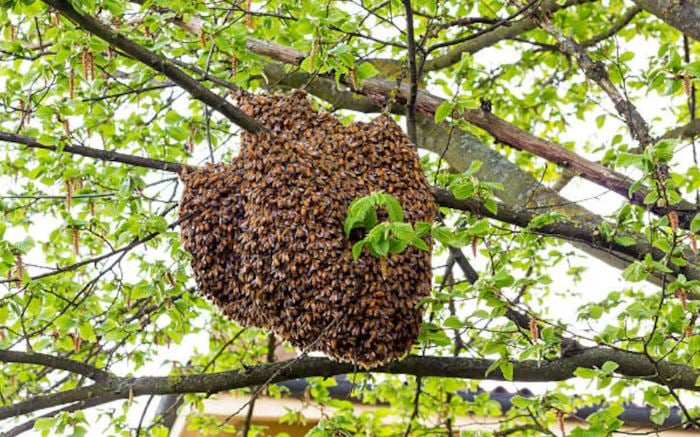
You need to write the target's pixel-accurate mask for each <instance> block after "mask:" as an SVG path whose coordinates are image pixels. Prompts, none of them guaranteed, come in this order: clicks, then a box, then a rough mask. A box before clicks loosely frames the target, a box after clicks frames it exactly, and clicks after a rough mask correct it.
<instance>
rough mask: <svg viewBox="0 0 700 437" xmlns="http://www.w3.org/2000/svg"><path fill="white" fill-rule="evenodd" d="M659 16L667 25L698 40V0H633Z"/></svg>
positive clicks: (699, 38) (699, 28)
mask: <svg viewBox="0 0 700 437" xmlns="http://www.w3.org/2000/svg"><path fill="white" fill-rule="evenodd" d="M633 1H634V2H635V3H636V4H638V5H639V6H641V7H642V8H644V10H646V11H648V12H651V13H652V14H654V15H656V16H657V17H659V18H661V19H662V20H663V21H665V22H666V24H668V25H669V26H672V27H675V28H676V29H678V30H680V31H681V32H683V33H684V34H686V35H688V36H689V37H691V38H693V39H694V40H695V41H700V1H698V0H683V1H678V0H633Z"/></svg>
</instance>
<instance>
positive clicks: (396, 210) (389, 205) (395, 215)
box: [383, 194, 404, 222]
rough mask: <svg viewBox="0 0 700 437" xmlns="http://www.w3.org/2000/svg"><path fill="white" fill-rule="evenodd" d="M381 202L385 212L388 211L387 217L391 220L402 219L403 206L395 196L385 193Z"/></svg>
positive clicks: (397, 220)
mask: <svg viewBox="0 0 700 437" xmlns="http://www.w3.org/2000/svg"><path fill="white" fill-rule="evenodd" d="M383 203H384V206H385V207H386V212H387V213H389V219H391V221H392V222H401V221H403V218H404V215H403V208H402V207H401V204H400V203H399V201H398V200H396V198H395V197H393V196H391V195H389V194H385V195H384V197H383Z"/></svg>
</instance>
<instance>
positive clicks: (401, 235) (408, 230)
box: [391, 222, 416, 241]
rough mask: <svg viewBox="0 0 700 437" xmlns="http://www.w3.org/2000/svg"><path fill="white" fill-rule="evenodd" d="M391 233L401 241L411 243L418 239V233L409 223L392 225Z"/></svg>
mask: <svg viewBox="0 0 700 437" xmlns="http://www.w3.org/2000/svg"><path fill="white" fill-rule="evenodd" d="M391 231H392V233H393V234H394V236H396V238H398V239H399V240H403V241H411V240H413V239H414V238H416V232H415V231H414V230H413V227H411V225H409V224H408V223H404V222H399V223H392V224H391Z"/></svg>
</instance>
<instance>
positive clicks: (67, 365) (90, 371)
mask: <svg viewBox="0 0 700 437" xmlns="http://www.w3.org/2000/svg"><path fill="white" fill-rule="evenodd" d="M0 362H3V363H22V364H36V365H39V366H44V367H51V368H52V369H58V370H65V371H67V372H71V373H76V374H78V375H83V376H85V377H87V378H90V379H92V380H93V381H96V382H104V381H106V380H108V379H111V378H113V377H114V376H113V375H112V374H111V373H109V372H105V371H104V370H100V369H98V368H97V367H93V366H91V365H89V364H87V363H81V362H80V361H74V360H71V359H68V358H64V357H58V356H53V355H46V354H40V353H34V352H32V353H28V352H20V351H11V350H0Z"/></svg>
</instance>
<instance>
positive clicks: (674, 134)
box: [660, 118, 700, 140]
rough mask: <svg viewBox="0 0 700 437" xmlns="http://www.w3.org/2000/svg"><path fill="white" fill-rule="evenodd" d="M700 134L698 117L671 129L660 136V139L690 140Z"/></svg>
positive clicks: (699, 119)
mask: <svg viewBox="0 0 700 437" xmlns="http://www.w3.org/2000/svg"><path fill="white" fill-rule="evenodd" d="M697 136H700V118H696V119H695V120H693V121H691V122H690V123H688V124H686V125H683V126H679V127H677V128H674V129H671V130H669V131H668V132H666V133H665V134H663V135H662V136H661V138H660V139H662V140H663V139H676V138H680V139H683V140H691V139H693V138H695V137H697Z"/></svg>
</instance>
